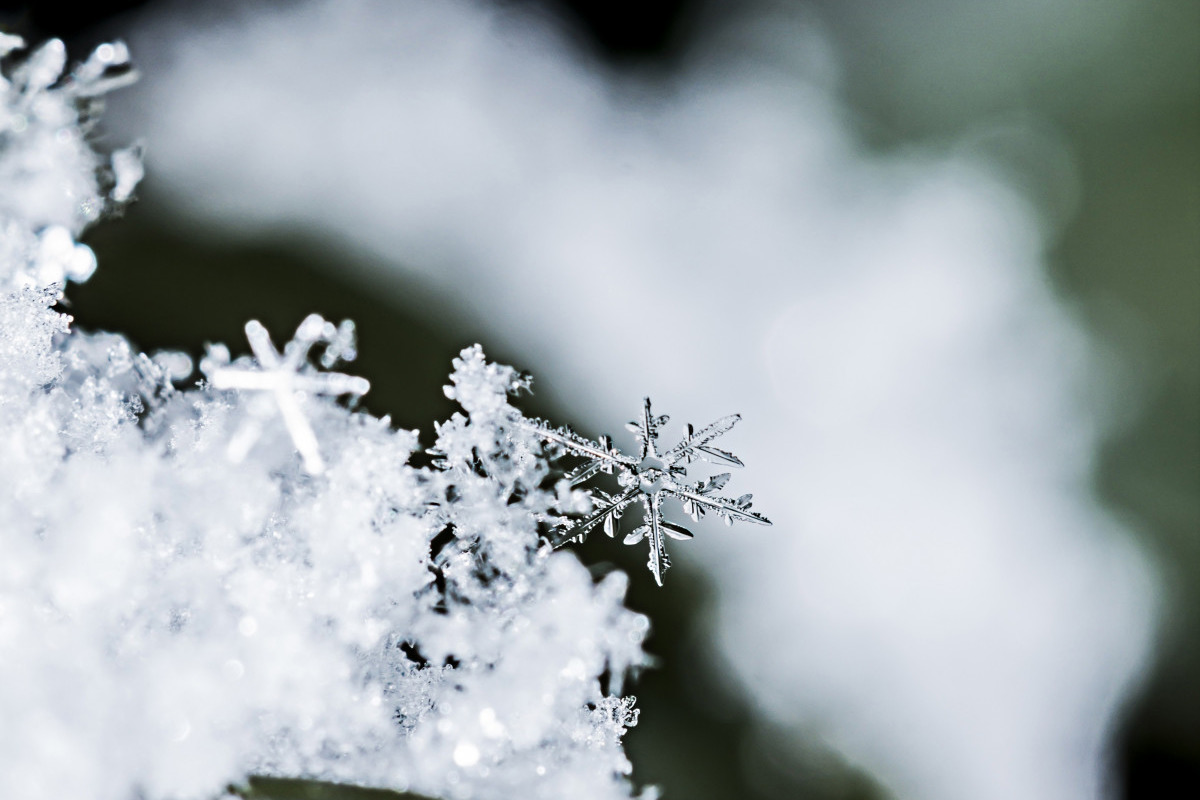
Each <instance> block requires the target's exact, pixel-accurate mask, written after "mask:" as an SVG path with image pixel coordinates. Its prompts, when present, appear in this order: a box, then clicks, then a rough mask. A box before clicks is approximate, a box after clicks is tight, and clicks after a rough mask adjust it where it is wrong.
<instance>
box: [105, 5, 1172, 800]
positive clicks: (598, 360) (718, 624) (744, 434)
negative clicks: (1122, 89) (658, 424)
mask: <svg viewBox="0 0 1200 800" xmlns="http://www.w3.org/2000/svg"><path fill="white" fill-rule="evenodd" d="M132 44H133V45H134V54H135V57H136V58H137V59H138V61H139V62H140V64H141V65H142V66H143V67H144V72H145V74H146V76H147V78H146V80H145V81H144V82H143V84H142V85H141V88H140V89H139V90H137V91H135V92H134V93H132V94H130V95H129V96H127V97H126V98H124V100H120V101H119V102H132V103H133V104H134V105H135V106H136V109H135V110H134V113H133V114H132V115H131V114H128V113H120V111H119V112H118V113H117V114H114V116H115V117H118V118H124V119H126V120H128V124H129V125H130V126H131V129H132V130H134V131H136V132H137V133H138V134H140V135H144V136H145V137H146V139H147V141H148V143H149V150H148V159H147V160H148V173H149V175H150V178H151V180H152V181H155V182H157V184H158V185H159V186H163V187H166V188H168V189H169V191H170V192H171V194H172V196H173V200H174V201H175V202H177V203H178V204H179V208H180V210H181V211H182V212H183V213H185V214H188V215H191V216H192V218H193V219H196V220H199V221H203V222H206V223H209V224H212V225H216V226H221V227H220V229H221V230H223V231H226V232H229V231H233V230H242V231H245V232H247V233H250V234H255V233H257V232H261V231H262V230H264V229H267V228H271V229H276V230H278V229H280V228H284V229H286V228H290V227H296V226H303V227H304V228H305V229H307V230H308V231H309V232H310V233H311V232H316V233H318V234H321V235H325V236H328V237H330V238H331V239H333V240H335V241H341V242H344V243H347V244H349V245H352V246H353V247H354V248H356V249H366V250H368V251H370V252H372V253H373V254H374V255H377V256H380V257H382V258H383V259H384V260H386V261H387V262H389V263H390V264H392V265H393V269H392V270H391V271H390V272H388V273H386V274H371V275H365V276H358V277H360V278H363V279H365V280H369V281H371V282H372V284H373V285H375V286H377V287H380V288H381V289H385V290H388V291H392V292H403V291H404V290H405V286H406V285H408V283H409V282H411V281H413V280H414V279H417V280H420V281H421V282H422V283H423V284H426V285H433V286H434V287H435V288H436V289H437V290H438V291H440V292H441V293H442V294H443V295H444V296H445V297H446V298H447V299H449V300H450V301H452V302H453V303H455V304H457V305H458V306H459V307H460V308H462V309H463V310H464V313H468V314H471V315H474V316H476V317H477V318H479V319H481V320H482V321H484V322H485V323H486V324H487V325H488V326H490V327H491V329H492V330H494V331H496V336H497V339H502V340H504V341H505V342H506V343H508V344H509V345H510V346H511V347H512V348H513V349H519V350H520V351H522V352H524V353H526V354H527V358H528V361H527V365H530V366H533V367H534V369H535V372H536V374H537V376H538V384H537V385H538V386H540V387H541V388H542V389H543V390H548V391H549V392H550V393H551V394H552V395H553V396H554V397H555V399H557V400H559V401H560V402H562V403H565V404H567V405H568V406H569V407H570V408H572V409H574V410H575V412H576V413H577V414H579V415H581V416H584V415H586V417H587V418H588V419H590V420H591V421H592V423H593V425H594V426H595V428H596V429H598V430H619V429H620V424H621V423H622V422H624V421H625V420H626V419H628V418H630V416H631V415H632V414H634V413H635V411H636V409H637V408H638V404H639V402H640V398H641V397H642V396H643V394H649V395H650V396H651V397H653V398H654V401H655V407H656V408H659V409H661V410H662V411H663V412H666V413H671V414H673V415H675V418H674V420H673V422H677V423H682V422H684V421H687V420H690V421H693V422H701V423H703V422H706V421H708V420H709V419H711V418H715V417H716V416H718V415H721V414H726V413H730V412H734V411H737V412H740V413H742V414H743V415H744V417H745V422H743V423H742V426H741V427H740V428H739V429H738V430H737V431H736V432H735V433H734V434H732V435H731V436H730V437H727V438H728V439H729V442H728V444H729V446H730V447H731V448H732V449H733V450H734V451H735V452H737V453H738V454H739V455H740V456H742V458H743V459H744V460H745V461H746V462H747V464H748V465H749V466H748V468H747V469H745V470H742V471H741V472H740V473H738V474H736V475H735V476H734V480H733V483H732V484H731V487H730V488H731V491H733V492H734V493H735V494H739V493H741V492H745V491H753V492H754V493H755V498H756V503H755V507H756V508H757V509H761V510H762V511H763V512H764V513H766V514H768V515H769V516H770V517H772V518H773V519H774V521H775V527H773V528H770V529H760V528H750V527H746V528H741V527H739V528H734V529H732V530H725V529H722V528H720V527H719V526H715V525H714V526H710V527H709V528H706V529H704V530H703V531H702V532H701V535H700V536H699V537H698V539H697V541H696V542H695V543H692V544H687V545H684V546H682V547H675V548H674V552H675V554H676V555H677V557H678V558H681V559H689V558H692V559H695V560H696V562H698V563H699V564H701V565H702V566H703V567H704V568H705V569H707V570H709V571H710V572H711V574H712V575H713V576H714V578H715V580H716V582H717V584H718V586H719V589H720V603H719V611H718V616H717V618H716V619H714V620H713V625H714V635H713V646H714V648H715V649H716V651H717V655H718V657H719V658H721V659H723V661H724V663H725V664H727V665H728V673H729V676H730V678H731V680H735V681H740V682H741V683H742V684H743V685H744V688H745V689H746V690H747V691H748V692H749V693H750V694H751V695H752V696H753V697H754V698H755V700H756V702H758V703H759V704H760V705H761V709H762V711H763V713H764V714H766V715H768V716H769V717H770V718H773V720H775V721H776V722H778V723H780V724H782V725H784V726H791V727H795V728H797V729H799V728H804V729H806V730H817V731H818V732H819V733H820V734H821V735H822V736H824V737H826V738H827V739H828V740H829V741H830V742H832V743H833V744H834V745H835V746H836V747H838V748H839V749H840V750H842V752H844V753H845V754H846V755H847V756H848V757H850V758H852V759H853V760H855V761H857V762H858V763H861V764H863V765H865V766H866V767H868V768H869V769H871V770H872V771H873V772H874V773H875V774H876V775H878V776H879V777H880V778H881V779H882V780H883V781H884V782H885V783H886V784H887V785H888V786H889V787H890V788H891V789H892V790H893V791H895V793H896V794H897V795H898V796H899V797H902V798H922V799H927V800H942V799H943V798H944V799H945V800H950V799H951V798H956V799H957V798H964V797H969V798H975V799H976V800H991V799H992V798H995V799H996V800H1001V799H1004V800H1008V799H1009V798H1014V797H1020V798H1026V799H1027V800H1072V799H1074V798H1079V799H1080V800H1082V799H1083V798H1095V797H1098V796H1101V795H1102V793H1103V782H1104V778H1105V768H1104V763H1103V754H1104V747H1105V742H1106V736H1107V734H1108V731H1109V727H1110V725H1111V724H1112V723H1113V717H1114V712H1115V711H1116V710H1117V708H1118V706H1119V704H1120V702H1121V699H1122V697H1123V695H1124V693H1125V692H1126V691H1127V690H1128V689H1129V688H1130V685H1131V683H1132V682H1133V681H1134V680H1136V676H1137V674H1138V671H1139V670H1140V668H1141V667H1142V665H1143V661H1144V659H1145V657H1146V653H1147V651H1148V646H1149V640H1150V630H1151V626H1152V617H1153V606H1154V589H1153V582H1152V580H1151V578H1150V575H1149V572H1148V570H1147V567H1146V564H1145V562H1144V560H1143V558H1142V556H1141V555H1140V554H1139V553H1138V552H1137V551H1135V549H1134V548H1133V546H1132V545H1131V543H1130V541H1129V540H1128V539H1127V538H1126V534H1125V532H1124V531H1123V530H1122V529H1121V527H1120V525H1119V524H1118V523H1117V522H1116V521H1114V520H1113V519H1112V518H1111V517H1110V516H1109V515H1108V514H1106V513H1105V512H1104V510H1103V509H1101V508H1100V507H1099V506H1098V505H1097V503H1096V501H1095V500H1094V498H1093V496H1092V494H1091V491H1090V471H1091V468H1092V463H1093V456H1094V452H1095V449H1096V444H1097V440H1098V436H1099V435H1100V433H1101V432H1102V430H1103V424H1104V418H1103V414H1102V413H1101V410H1102V409H1103V407H1104V403H1103V402H1102V401H1099V400H1097V397H1098V396H1099V395H1098V393H1099V392H1101V391H1102V386H1103V381H1102V380H1100V378H1101V377H1102V376H1099V375H1097V373H1096V370H1095V359H1094V358H1093V357H1092V355H1091V353H1090V350H1089V344H1088V342H1087V340H1086V338H1085V337H1084V335H1083V334H1082V332H1081V331H1080V329H1079V327H1078V326H1077V325H1076V324H1075V323H1074V322H1073V321H1072V319H1071V317H1070V315H1069V313H1068V312H1067V310H1065V309H1064V308H1063V307H1062V306H1061V305H1060V304H1059V303H1058V302H1057V301H1056V298H1055V297H1054V295H1053V292H1052V290H1051V289H1050V287H1049V285H1048V283H1047V280H1046V277H1045V274H1044V269H1043V265H1042V261H1041V259H1042V253H1041V248H1042V238H1041V237H1042V235H1043V234H1042V231H1041V229H1040V228H1039V220H1038V218H1037V216H1036V214H1035V213H1034V210H1033V209H1032V208H1031V206H1030V205H1029V204H1028V203H1026V202H1025V201H1024V200H1023V199H1022V197H1021V196H1019V195H1018V194H1017V193H1016V192H1014V191H1011V190H1010V189H1008V188H1006V186H1005V185H1004V183H1003V182H1002V181H1001V180H1000V179H999V178H997V177H996V176H995V175H993V174H992V173H991V172H989V170H988V169H987V168H986V167H985V166H984V165H983V164H981V163H973V162H972V161H971V160H970V159H969V158H967V157H963V156H961V155H960V156H957V157H949V156H945V157H944V156H939V155H937V154H934V153H921V152H910V153H905V154H903V155H897V156H891V157H888V158H880V157H872V156H870V155H869V154H866V153H865V152H863V148H862V147H861V146H860V145H859V143H858V142H857V141H856V138H855V132H854V129H853V127H852V126H850V125H849V124H848V123H847V121H846V113H845V109H843V108H842V107H841V106H840V105H839V101H838V98H837V95H836V92H835V90H834V88H833V87H834V86H835V84H836V66H835V65H836V54H834V53H832V52H831V50H830V48H829V46H828V44H827V43H826V42H825V41H824V40H823V39H822V37H821V36H820V35H819V32H817V31H814V30H813V29H812V28H811V27H809V26H806V25H805V24H803V21H802V20H799V21H798V20H794V19H790V20H789V19H782V18H776V17H764V18H759V19H749V18H746V19H740V20H737V21H734V20H726V21H725V24H724V27H723V28H722V29H721V30H719V31H713V32H712V35H711V36H709V37H708V38H707V39H706V40H705V42H704V43H703V44H702V45H699V46H697V47H695V48H694V49H693V51H692V53H691V55H690V58H689V61H688V63H687V64H685V66H684V68H683V69H682V70H681V72H680V73H679V74H678V75H676V76H673V77H671V78H670V79H655V78H651V77H649V76H645V75H641V76H636V75H634V76H631V75H613V74H609V73H606V71H605V70H604V69H603V68H602V67H600V66H599V65H597V64H594V63H589V62H588V61H587V60H585V59H584V58H582V57H581V56H579V54H578V53H576V52H575V51H574V50H573V49H572V47H570V46H569V45H568V44H566V43H565V42H564V41H563V40H562V39H560V38H557V37H556V36H555V35H554V32H553V30H552V26H551V25H549V24H548V23H546V22H545V21H538V20H535V19H533V18H530V17H525V16H521V15H518V14H515V13H512V12H503V13H502V12H499V11H497V10H495V9H494V8H492V7H490V6H489V7H486V8H485V7H483V6H481V5H477V4H470V3H465V2H443V3H437V4H433V3H419V2H374V3H370V2H353V3H346V2H342V3H332V2H324V3H319V2H318V3H307V4H302V5H292V4H289V5H287V6H285V7H282V8H279V9H261V8H259V9H255V10H253V11H250V10H242V11H238V12H236V13H232V14H231V16H229V17H226V18H220V19H217V18H212V19H207V20H200V19H199V18H189V17H186V16H185V18H183V19H180V18H179V17H171V18H168V17H165V16H164V17H161V18H159V21H157V22H156V21H154V19H153V18H151V19H150V20H149V21H147V22H146V23H145V24H144V26H143V28H142V30H141V32H140V34H139V35H137V36H135V37H134V38H133V42H132ZM1036 144H1037V143H1036V142H1035V143H1034V145H1036ZM1045 149H1046V148H1043V150H1045ZM1049 150H1051V151H1053V148H1049ZM1055 152H1056V151H1055ZM1056 168H1061V169H1065V170H1069V169H1070V164H1069V163H1059V164H1056ZM225 235H228V233H226V234H225ZM164 268H169V265H164ZM317 310H319V309H317ZM363 346H364V347H365V348H370V347H372V346H373V345H372V343H371V342H369V341H367V342H364V343H363ZM413 346H420V345H419V343H413ZM677 431H678V429H675V432H677ZM614 546H616V545H614ZM634 577H635V579H640V580H650V578H649V576H648V575H647V574H642V575H635V576H634ZM670 577H671V576H670V574H668V575H667V587H666V588H665V589H664V591H670V590H671V589H670Z"/></svg>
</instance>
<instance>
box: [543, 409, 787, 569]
mask: <svg viewBox="0 0 1200 800" xmlns="http://www.w3.org/2000/svg"><path fill="white" fill-rule="evenodd" d="M740 419H741V416H740V415H738V414H730V415H729V416H727V417H721V418H720V419H719V420H717V421H716V422H714V423H712V424H710V425H707V426H705V427H704V428H701V429H700V430H696V429H695V428H693V427H692V426H691V425H690V424H689V425H688V426H687V435H686V436H684V438H683V441H681V442H680V443H679V444H677V445H675V446H674V447H672V448H671V449H670V450H668V451H666V452H665V453H660V452H659V450H658V435H659V429H660V428H661V427H662V426H663V425H666V424H667V422H668V421H669V420H670V418H669V417H667V416H666V415H662V416H655V415H654V412H653V411H652V410H651V408H650V398H649V397H647V398H646V399H645V402H644V405H643V406H642V415H641V417H640V418H639V419H636V420H633V421H632V422H630V423H629V424H628V425H627V426H626V427H628V428H629V429H630V430H631V431H633V433H634V436H636V437H637V441H638V445H639V447H640V449H639V452H638V456H637V457H636V458H634V457H632V456H627V455H625V454H624V453H622V452H621V451H619V450H618V449H616V448H615V447H614V446H613V443H612V439H611V438H610V437H608V436H601V437H600V441H599V442H593V441H591V440H590V439H585V438H584V437H582V436H580V435H579V434H577V433H575V432H574V431H571V430H569V429H567V428H555V427H553V426H551V425H550V424H549V423H547V422H545V421H543V420H532V421H528V422H526V423H524V424H525V426H526V427H527V428H528V429H529V430H531V431H532V432H534V433H535V434H536V435H537V436H539V437H540V438H542V439H543V440H545V441H546V442H549V443H550V444H551V445H552V446H554V447H557V448H559V449H560V450H561V451H563V452H564V453H566V454H570V455H574V456H579V457H582V458H584V459H585V461H584V463H583V464H582V465H581V466H579V467H577V468H576V469H574V470H573V471H571V472H570V473H569V474H568V475H567V478H568V480H569V481H570V485H571V486H578V485H579V484H582V483H583V482H585V481H587V480H589V479H591V478H592V477H593V476H595V475H596V474H597V473H601V472H603V473H606V474H609V475H611V474H613V473H614V472H615V473H616V474H617V482H618V483H619V484H620V487H621V491H619V492H617V493H614V494H610V493H608V492H606V491H604V490H602V489H593V490H592V495H593V498H594V500H593V502H594V504H595V506H596V508H595V509H594V510H593V511H592V512H591V513H590V514H589V515H587V516H585V517H584V518H582V519H580V520H575V521H571V522H568V523H567V524H566V525H565V526H563V528H562V529H561V531H560V533H559V536H558V537H557V538H556V540H555V542H554V545H555V546H556V547H559V546H561V545H563V544H566V543H568V542H572V541H583V539H584V538H585V537H586V536H587V535H588V534H589V533H590V532H591V531H592V530H594V529H595V528H596V527H597V526H603V528H604V532H605V533H606V534H608V536H610V537H612V536H614V535H615V534H616V531H617V524H618V520H620V518H621V515H622V514H623V513H624V512H625V510H626V509H627V508H628V507H629V506H631V505H633V504H634V503H641V505H642V508H643V511H644V512H645V519H644V522H643V523H642V524H641V525H639V526H638V527H636V528H635V529H634V530H633V531H632V532H631V533H629V534H628V535H627V536H626V537H625V540H624V541H625V544H630V545H632V544H637V543H638V542H640V541H642V539H645V538H647V537H648V538H649V543H650V560H649V561H648V562H647V566H648V567H649V568H650V572H651V573H653V575H654V580H655V581H656V582H657V583H658V585H659V586H662V576H663V573H664V572H666V571H667V569H668V568H669V567H670V566H671V559H670V557H669V556H668V555H667V548H666V538H667V537H670V538H672V539H691V538H692V536H693V534H692V532H691V531H689V530H688V529H687V528H685V527H683V526H682V525H677V524H675V523H674V522H671V521H669V520H667V519H666V518H665V517H663V501H664V500H665V499H666V498H668V497H673V498H675V499H677V500H679V501H681V502H682V504H683V509H684V511H685V512H686V513H688V514H690V515H691V517H692V519H694V520H699V519H700V518H701V517H702V516H704V514H705V513H707V512H710V511H711V512H713V513H715V514H717V515H718V516H720V517H721V518H723V519H724V520H725V523H726V524H727V525H732V524H733V523H734V521H735V520H741V521H745V522H753V523H756V524H758V525H770V524H771V521H770V520H769V519H767V518H766V517H764V516H763V515H762V514H759V513H757V512H754V511H751V510H750V500H751V497H752V495H749V494H744V495H742V496H741V497H738V498H737V499H730V498H727V497H722V496H721V495H719V494H717V492H719V491H720V490H721V489H723V488H724V487H725V484H726V483H728V482H729V478H730V473H728V472H723V473H721V474H720V475H715V476H713V477H711V478H709V479H707V480H701V481H689V480H687V468H686V466H685V465H687V464H690V463H692V462H693V461H708V462H711V463H714V464H722V465H727V466H732V467H740V466H742V462H741V461H740V460H738V458H737V456H735V455H733V453H729V452H726V451H725V450H719V449H717V448H715V447H712V446H711V444H710V442H712V441H713V440H714V439H716V438H718V437H719V436H721V435H723V434H725V433H728V432H729V430H730V429H732V428H733V426H734V425H736V424H737V422H738V420H740Z"/></svg>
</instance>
